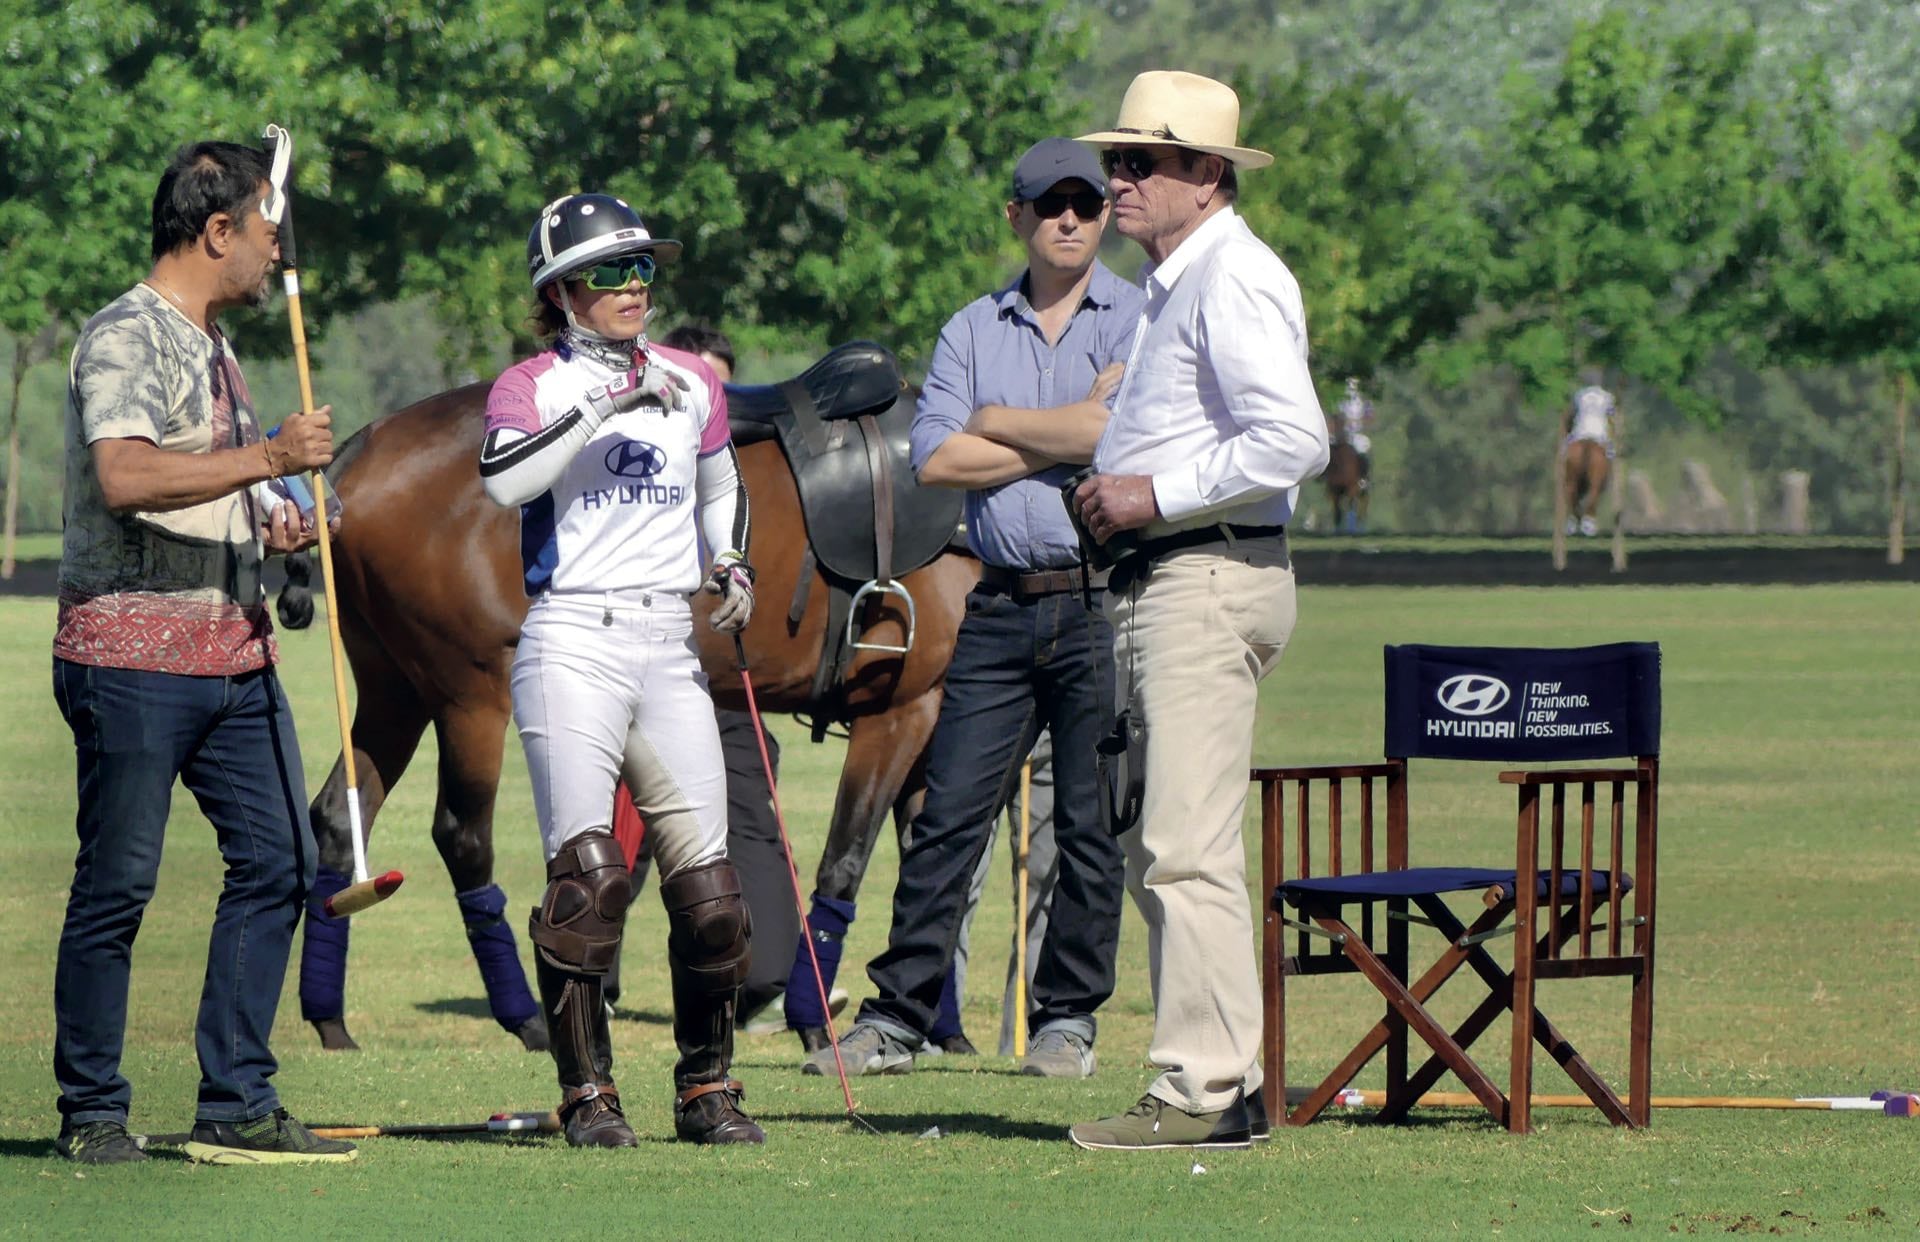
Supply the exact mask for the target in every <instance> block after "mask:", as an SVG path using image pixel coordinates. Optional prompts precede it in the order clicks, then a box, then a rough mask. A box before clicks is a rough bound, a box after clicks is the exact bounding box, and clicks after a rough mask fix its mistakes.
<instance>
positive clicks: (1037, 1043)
mask: <svg viewBox="0 0 1920 1242" xmlns="http://www.w3.org/2000/svg"><path fill="white" fill-rule="evenodd" d="M1097 1064H1098V1061H1096V1060H1095V1059H1094V1055H1093V1045H1092V1044H1090V1043H1088V1042H1087V1041H1086V1040H1084V1039H1082V1038H1080V1037H1079V1036H1078V1035H1076V1034H1074V1033H1073V1032H1072V1031H1063V1030H1059V1029H1057V1028H1049V1029H1047V1030H1044V1031H1041V1032H1040V1034H1039V1037H1038V1038H1036V1039H1035V1040H1034V1041H1033V1043H1032V1045H1031V1046H1029V1047H1028V1048H1027V1055H1026V1057H1025V1058H1024V1059H1022V1060H1021V1062H1020V1072H1021V1073H1022V1074H1024V1075H1026V1076H1028V1077H1030V1078H1091V1077H1093V1071H1094V1067H1095V1066H1096V1065H1097Z"/></svg>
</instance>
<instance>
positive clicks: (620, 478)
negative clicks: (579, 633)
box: [487, 345, 729, 596]
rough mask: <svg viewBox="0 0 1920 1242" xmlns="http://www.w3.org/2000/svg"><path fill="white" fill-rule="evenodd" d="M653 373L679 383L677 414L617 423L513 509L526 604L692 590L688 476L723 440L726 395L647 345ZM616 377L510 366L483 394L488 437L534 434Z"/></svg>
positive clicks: (557, 361) (695, 363)
mask: <svg viewBox="0 0 1920 1242" xmlns="http://www.w3.org/2000/svg"><path fill="white" fill-rule="evenodd" d="M647 352H648V356H649V357H650V358H651V359H652V360H653V362H654V364H655V365H658V366H664V367H666V368H667V369H669V370H671V371H673V372H675V373H676V374H678V375H680V376H681V377H682V378H683V379H685V380H686V381H687V389H688V391H687V392H686V394H685V396H686V405H687V408H686V409H684V410H679V411H675V412H663V411H662V410H661V409H660V407H658V406H654V405H646V406H642V407H640V408H639V409H635V410H629V411H627V412H625V413H621V414H615V415H613V416H612V417H610V418H608V419H607V420H606V421H605V422H603V423H602V424H600V426H599V427H598V428H597V429H596V430H595V431H594V433H593V435H592V437H591V438H590V439H589V440H588V441H587V443H586V445H585V446H584V447H583V448H581V450H580V451H579V452H578V453H576V454H575V455H574V456H573V458H572V459H571V460H570V461H568V462H567V464H566V466H565V468H564V469H563V470H562V471H561V473H560V477H559V478H558V480H556V481H555V482H554V484H553V485H552V487H550V488H549V489H548V490H547V491H545V492H542V493H541V494H540V495H538V496H536V497H534V498H533V499H532V500H530V501H527V502H526V503H525V504H523V505H521V506H520V558H521V564H522V566H523V568H524V570H525V574H526V587H527V594H528V596H535V595H538V594H540V593H541V592H542V591H552V592H555V593H573V592H587V593H600V592H606V591H633V590H640V591H671V592H677V593H679V594H682V595H691V594H692V593H693V592H694V591H697V590H698V589H699V588H700V584H701V579H702V576H703V575H702V562H701V559H700V536H699V523H698V521H697V520H696V513H697V509H696V496H695V478H696V473H697V470H698V467H699V461H700V459H701V458H703V457H708V456H711V455H712V454H715V453H719V452H722V451H724V450H725V449H726V447H727V444H728V442H729V435H728V430H727V397H726V390H725V389H724V388H723V387H722V386H721V384H720V381H719V378H718V377H717V376H715V375H714V373H713V370H712V368H710V367H708V366H707V365H706V364H705V363H704V362H702V361H700V359H699V358H697V357H695V356H694V355H692V354H689V353H686V352H684V351H682V350H676V349H665V348H662V347H661V346H658V345H649V346H648V347H647ZM621 374H624V372H618V371H615V370H614V369H613V368H611V367H608V366H606V365H604V364H602V363H600V362H598V361H595V360H594V359H591V358H588V357H586V356H585V355H583V354H580V353H572V352H569V353H567V354H564V355H563V354H562V353H561V352H559V351H557V350H546V351H544V352H542V353H540V354H536V355H535V356H534V357H532V358H529V359H527V360H526V361H525V362H522V363H519V364H517V365H516V366H513V367H511V368H509V369H508V370H507V371H506V372H504V373H503V374H502V375H501V376H500V378H499V379H497V380H495V381H494V384H493V390H492V391H491V392H490V393H489V394H488V395H487V431H488V433H489V434H491V433H492V432H494V431H495V430H502V429H506V430H513V431H518V432H521V433H523V434H525V435H529V436H531V435H537V434H538V433H539V432H540V431H541V430H542V429H544V428H546V427H550V426H552V425H553V424H554V423H555V422H557V421H559V420H560V419H561V418H563V417H564V416H565V415H566V414H567V412H568V411H569V410H572V409H573V408H574V407H576V406H578V405H580V404H581V402H582V400H583V399H584V397H585V395H586V393H587V391H588V390H589V389H593V388H597V387H600V386H601V385H603V384H606V383H608V382H610V381H612V380H613V379H615V378H617V377H618V376H619V375H621Z"/></svg>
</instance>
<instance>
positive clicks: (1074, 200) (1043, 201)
mask: <svg viewBox="0 0 1920 1242" xmlns="http://www.w3.org/2000/svg"><path fill="white" fill-rule="evenodd" d="M1028 201H1029V202H1031V203H1032V204H1033V214H1034V215H1036V216H1039V217H1040V218H1041V219H1042V220H1056V219H1058V218H1059V217H1060V215H1061V214H1062V213H1063V212H1065V211H1066V209H1067V208H1068V207H1072V208H1073V214H1074V215H1076V216H1079V217H1080V218H1081V219H1082V220H1098V219H1099V218H1100V211H1101V209H1102V208H1103V207H1105V206H1106V205H1107V200H1106V199H1105V198H1104V197H1102V196H1101V194H1100V192H1099V191H1098V190H1079V191H1076V192H1075V193H1072V194H1062V193H1060V192H1059V191H1058V190H1048V191H1047V192H1046V193H1045V194H1042V195H1041V196H1040V197H1038V198H1034V199H1029V200H1028Z"/></svg>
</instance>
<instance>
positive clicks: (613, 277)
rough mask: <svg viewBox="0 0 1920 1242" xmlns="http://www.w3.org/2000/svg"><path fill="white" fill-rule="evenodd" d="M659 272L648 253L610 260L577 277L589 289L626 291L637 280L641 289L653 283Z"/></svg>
mask: <svg viewBox="0 0 1920 1242" xmlns="http://www.w3.org/2000/svg"><path fill="white" fill-rule="evenodd" d="M656 270H658V268H657V265H656V264H655V263H654V260H653V256H652V255H650V254H646V253H644V252H643V253H641V254H630V255H625V256H623V257H621V258H618V259H609V260H607V261H606V262H605V263H602V264H600V265H598V266H597V267H590V268H588V269H587V270H586V271H584V272H580V273H578V275H577V277H576V278H577V279H579V280H582V281H585V282H586V286H587V288H589V289H598V290H601V291H602V292H605V291H607V290H610V289H624V288H626V287H627V286H628V285H629V284H630V283H632V282H633V281H635V280H638V281H639V282H640V287H641V288H643V289H644V288H646V287H647V286H648V285H650V284H652V283H653V275H654V272H655V271H656Z"/></svg>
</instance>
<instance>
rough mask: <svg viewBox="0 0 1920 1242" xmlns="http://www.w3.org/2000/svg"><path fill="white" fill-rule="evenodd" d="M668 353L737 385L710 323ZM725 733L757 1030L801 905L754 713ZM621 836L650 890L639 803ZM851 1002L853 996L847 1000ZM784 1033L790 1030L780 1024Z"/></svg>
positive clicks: (679, 332)
mask: <svg viewBox="0 0 1920 1242" xmlns="http://www.w3.org/2000/svg"><path fill="white" fill-rule="evenodd" d="M660 344H661V345H662V346H663V347H664V348H667V349H677V350H682V351H684V352H686V353H689V354H693V355H695V356H696V357H698V358H699V359H700V361H702V362H704V363H706V364H707V365H708V366H709V367H711V368H713V373H714V374H715V375H716V376H718V377H719V378H720V382H721V383H722V384H730V383H732V382H733V369H734V354H733V342H732V341H730V340H728V339H727V334H726V333H724V332H722V331H720V329H718V328H716V327H713V326H712V325H711V324H707V323H699V322H696V323H686V324H681V325H680V326H679V327H677V328H675V329H673V331H671V332H669V333H667V334H666V335H665V336H663V337H661V338H660ZM713 714H714V719H715V720H716V722H717V723H718V724H719V727H720V752H721V755H722V756H723V758H724V761H725V763H726V769H727V856H728V857H729V858H731V859H732V860H733V863H734V867H735V869H736V870H738V871H739V873H740V889H741V895H742V897H743V899H744V900H745V901H746V903H747V912H748V915H749V916H750V917H751V918H752V920H753V941H754V946H755V949H754V953H753V956H752V958H751V960H750V962H749V965H748V969H747V977H746V979H745V980H744V981H743V982H742V983H741V984H740V994H739V996H738V998H737V999H736V1002H735V1008H734V1015H735V1018H736V1020H737V1022H739V1023H740V1024H741V1025H743V1026H745V1027H746V1029H747V1030H749V1031H751V1030H752V1029H753V1028H752V1027H751V1026H750V1025H747V1024H748V1023H749V1020H750V1019H751V1018H752V1016H753V1014H754V1013H755V1012H756V1011H758V1010H761V1009H765V1008H766V1007H767V1006H768V1005H770V1004H772V1003H773V1002H774V1001H776V1000H778V999H779V998H780V996H781V995H782V994H783V993H784V992H785V991H786V990H787V965H786V964H787V963H788V962H789V961H791V960H792V958H793V949H794V946H795V945H796V944H798V943H799V939H800V915H799V912H798V911H796V910H795V909H794V906H793V889H792V887H791V884H790V881H789V880H788V878H787V858H786V853H785V851H784V850H783V849H782V847H781V845H780V825H779V823H778V821H777V820H776V819H775V818H774V813H773V802H772V799H771V798H769V797H768V793H767V777H768V772H767V770H766V767H765V765H764V764H763V763H762V760H761V757H760V731H759V730H758V729H756V728H755V727H754V723H753V717H752V716H750V715H748V714H747V713H746V712H737V711H731V710H729V709H727V708H724V707H716V708H714V712H713ZM766 744H767V758H766V762H767V763H770V764H771V765H772V774H773V776H774V777H775V778H776V779H777V778H778V776H779V774H780V739H779V738H777V737H775V736H774V735H773V734H772V733H768V734H767V735H766ZM613 834H614V836H615V837H617V838H620V839H621V843H622V844H623V845H627V843H628V842H629V841H632V842H634V843H635V844H633V845H631V846H629V847H628V848H629V851H630V852H631V853H632V854H633V855H634V865H633V888H634V891H635V892H636V893H637V892H638V891H639V890H640V888H641V887H642V886H643V885H644V884H645V883H646V878H647V872H648V870H650V869H651V867H652V865H653V839H652V838H651V837H649V836H647V835H646V833H645V830H644V828H643V827H642V825H641V823H640V815H639V812H637V811H635V810H634V809H633V800H632V799H631V798H630V797H629V798H625V799H619V798H616V800H615V802H614V805H613ZM619 984H620V971H619V964H618V962H617V961H616V962H615V965H614V969H613V970H611V971H609V972H608V975H607V980H606V999H607V1004H609V1005H612V1004H613V1003H614V1002H615V1001H617V1000H618V999H619V997H620V986H619ZM840 995H841V996H842V997H843V998H844V997H845V995H846V994H845V993H840ZM779 1029H780V1030H783V1031H784V1030H785V1029H786V1023H785V1022H781V1023H780V1024H779Z"/></svg>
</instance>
